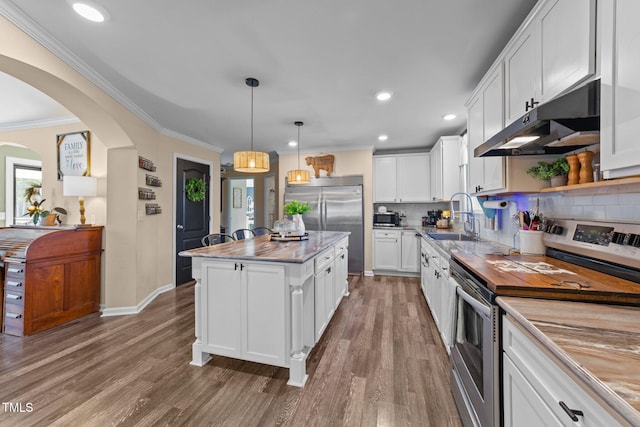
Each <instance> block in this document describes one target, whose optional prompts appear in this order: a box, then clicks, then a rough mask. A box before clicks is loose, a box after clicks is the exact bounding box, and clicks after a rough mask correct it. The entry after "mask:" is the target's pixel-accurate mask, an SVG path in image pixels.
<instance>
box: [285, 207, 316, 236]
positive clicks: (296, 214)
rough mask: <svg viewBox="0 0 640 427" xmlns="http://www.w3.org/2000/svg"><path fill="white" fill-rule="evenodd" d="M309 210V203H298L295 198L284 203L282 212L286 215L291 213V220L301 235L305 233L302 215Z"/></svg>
mask: <svg viewBox="0 0 640 427" xmlns="http://www.w3.org/2000/svg"><path fill="white" fill-rule="evenodd" d="M310 210H311V205H309V203H300V202H299V201H297V200H292V201H290V202H289V203H286V204H285V205H284V212H285V213H286V214H287V215H291V217H292V219H293V222H295V223H296V224H297V228H298V234H300V235H303V234H304V233H305V226H304V221H303V220H302V215H304V214H306V213H307V212H309V211H310Z"/></svg>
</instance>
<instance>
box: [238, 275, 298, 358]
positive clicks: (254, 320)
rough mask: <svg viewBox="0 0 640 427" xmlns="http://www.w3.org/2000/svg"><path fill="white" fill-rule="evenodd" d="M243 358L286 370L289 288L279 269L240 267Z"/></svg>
mask: <svg viewBox="0 0 640 427" xmlns="http://www.w3.org/2000/svg"><path fill="white" fill-rule="evenodd" d="M242 276H243V277H244V281H243V284H242V300H243V306H242V318H243V322H242V328H243V330H242V336H243V340H244V342H243V345H242V347H243V349H242V351H243V358H244V359H247V360H252V361H254V362H259V363H267V364H269V365H276V366H286V357H285V354H286V342H285V337H286V315H287V309H286V305H285V301H286V298H287V297H288V286H286V280H285V268H284V266H282V265H265V264H264V263H242Z"/></svg>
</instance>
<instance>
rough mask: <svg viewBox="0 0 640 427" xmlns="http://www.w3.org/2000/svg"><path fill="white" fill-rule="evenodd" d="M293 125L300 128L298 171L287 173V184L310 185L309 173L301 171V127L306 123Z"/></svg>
mask: <svg viewBox="0 0 640 427" xmlns="http://www.w3.org/2000/svg"><path fill="white" fill-rule="evenodd" d="M293 124H294V125H296V126H298V169H294V170H290V171H289V172H287V182H288V183H289V184H308V183H309V171H308V170H302V169H300V126H302V125H303V124H304V123H302V122H294V123H293Z"/></svg>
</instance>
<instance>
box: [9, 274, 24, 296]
mask: <svg viewBox="0 0 640 427" xmlns="http://www.w3.org/2000/svg"><path fill="white" fill-rule="evenodd" d="M4 288H5V291H14V292H21V293H22V292H24V277H22V278H20V277H7V280H6V282H5V284H4Z"/></svg>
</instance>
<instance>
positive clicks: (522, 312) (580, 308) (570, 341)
mask: <svg viewBox="0 0 640 427" xmlns="http://www.w3.org/2000/svg"><path fill="white" fill-rule="evenodd" d="M497 302H498V305H500V307H502V308H503V309H504V310H505V311H506V312H507V313H508V314H509V315H511V316H512V317H513V318H514V319H515V320H516V321H517V322H518V323H520V324H521V325H522V326H523V327H524V328H525V329H526V330H527V331H529V332H530V333H531V334H532V335H533V336H534V337H535V338H536V339H537V340H538V341H539V342H540V343H541V344H542V345H543V346H544V347H545V348H547V349H548V350H549V351H550V352H551V353H552V354H553V355H554V356H555V357H556V358H557V359H559V361H560V362H561V363H563V364H564V365H565V368H567V369H568V370H569V371H570V372H572V373H573V374H575V375H576V376H577V377H578V378H580V379H581V380H582V381H583V382H584V384H586V385H587V387H588V388H589V389H591V390H592V391H593V392H594V393H595V394H596V395H598V396H600V397H601V398H602V399H603V400H605V401H606V402H607V403H609V405H610V406H611V407H612V408H613V409H615V410H616V411H617V412H618V413H619V414H620V415H621V416H622V417H623V418H625V419H626V420H627V421H628V422H629V423H630V424H631V425H640V326H639V325H640V307H623V306H612V305H606V304H591V303H584V302H572V301H549V300H541V299H534V298H515V297H499V298H498V299H497ZM585 313H588V314H586V315H585Z"/></svg>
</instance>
